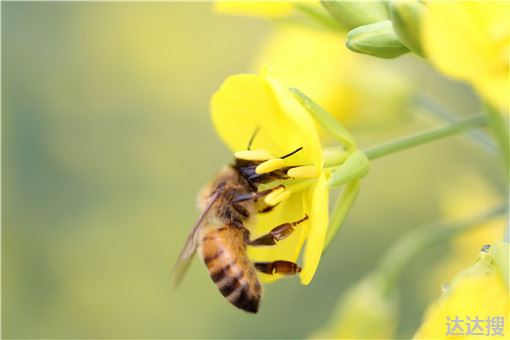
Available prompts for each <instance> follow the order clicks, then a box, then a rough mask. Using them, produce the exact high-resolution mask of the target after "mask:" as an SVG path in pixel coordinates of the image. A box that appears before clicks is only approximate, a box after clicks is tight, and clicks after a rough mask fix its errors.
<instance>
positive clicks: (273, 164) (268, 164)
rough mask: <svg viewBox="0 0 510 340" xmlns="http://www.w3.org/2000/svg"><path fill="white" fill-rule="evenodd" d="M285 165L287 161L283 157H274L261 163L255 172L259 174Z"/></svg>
mask: <svg viewBox="0 0 510 340" xmlns="http://www.w3.org/2000/svg"><path fill="white" fill-rule="evenodd" d="M284 166H285V161H284V160H283V159H281V158H273V159H270V160H267V161H265V162H264V163H260V164H259V165H258V166H257V167H256V168H255V172H256V173H257V174H259V175H261V174H265V173H268V172H271V171H274V170H278V169H281V168H283V167H284Z"/></svg>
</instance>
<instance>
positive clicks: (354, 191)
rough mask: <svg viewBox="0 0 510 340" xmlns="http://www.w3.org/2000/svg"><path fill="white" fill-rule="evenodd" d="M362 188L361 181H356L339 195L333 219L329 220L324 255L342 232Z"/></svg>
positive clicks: (332, 213) (346, 186)
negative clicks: (341, 229)
mask: <svg viewBox="0 0 510 340" xmlns="http://www.w3.org/2000/svg"><path fill="white" fill-rule="evenodd" d="M359 188H360V181H359V180H354V181H352V182H349V183H347V184H346V185H345V187H344V188H343V190H342V192H341V193H340V194H339V195H338V197H337V199H336V202H335V206H334V207H333V211H332V212H331V217H330V220H329V226H328V232H327V234H326V240H325V241H324V248H323V250H322V252H323V253H324V252H325V251H326V249H328V247H329V245H330V244H331V242H332V241H333V240H334V239H335V236H336V234H337V233H338V231H339V230H340V227H341V226H342V225H343V224H344V221H345V219H346V218H347V216H348V214H349V212H350V211H351V207H352V205H353V204H354V201H355V200H356V197H357V196H358V192H359Z"/></svg>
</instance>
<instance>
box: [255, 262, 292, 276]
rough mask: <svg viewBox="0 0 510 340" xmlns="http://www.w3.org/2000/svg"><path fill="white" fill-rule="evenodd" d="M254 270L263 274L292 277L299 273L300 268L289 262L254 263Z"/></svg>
mask: <svg viewBox="0 0 510 340" xmlns="http://www.w3.org/2000/svg"><path fill="white" fill-rule="evenodd" d="M254 265H255V269H257V270H258V271H259V272H261V273H265V274H270V275H272V274H283V275H293V274H297V273H299V272H300V271H301V267H300V266H298V265H297V264H295V263H294V262H290V261H281V260H280V261H274V262H255V263H254Z"/></svg>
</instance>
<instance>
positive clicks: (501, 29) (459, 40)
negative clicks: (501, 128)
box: [422, 1, 510, 111]
mask: <svg viewBox="0 0 510 340" xmlns="http://www.w3.org/2000/svg"><path fill="white" fill-rule="evenodd" d="M427 9H428V11H426V14H425V16H424V20H423V27H422V39H423V46H424V48H425V53H426V54H427V55H428V56H429V58H430V60H431V61H432V63H434V64H435V65H436V66H437V67H438V68H439V70H441V71H442V72H444V73H445V74H447V75H449V76H451V77H454V78H458V79H461V80H464V81H467V82H470V83H471V84H472V85H473V86H474V87H475V88H476V90H477V91H478V92H479V93H480V94H481V95H482V96H483V97H485V98H486V99H487V100H488V101H489V102H490V103H491V104H492V105H494V106H495V107H497V108H498V109H499V110H501V111H505V110H508V105H509V96H510V76H509V47H510V21H509V19H508V18H510V3H509V2H505V1H437V2H435V1H434V2H432V1H431V2H427Z"/></svg>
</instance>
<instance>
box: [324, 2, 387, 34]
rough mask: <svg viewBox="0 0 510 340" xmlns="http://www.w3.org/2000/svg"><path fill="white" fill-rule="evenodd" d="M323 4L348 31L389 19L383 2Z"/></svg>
mask: <svg viewBox="0 0 510 340" xmlns="http://www.w3.org/2000/svg"><path fill="white" fill-rule="evenodd" d="M321 2H322V5H323V6H324V7H325V8H326V9H327V10H328V12H329V13H330V14H331V16H332V17H333V18H335V20H336V21H337V22H338V23H339V24H340V25H342V27H344V28H346V29H348V30H351V29H353V28H355V27H358V26H362V25H367V24H371V23H374V22H378V21H381V20H386V19H388V15H387V13H386V8H385V7H384V4H383V3H382V2H378V1H370V2H369V1H352V0H336V1H329V0H328V1H321Z"/></svg>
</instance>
